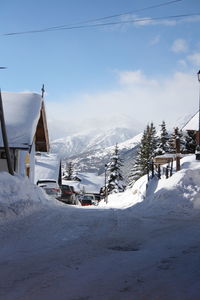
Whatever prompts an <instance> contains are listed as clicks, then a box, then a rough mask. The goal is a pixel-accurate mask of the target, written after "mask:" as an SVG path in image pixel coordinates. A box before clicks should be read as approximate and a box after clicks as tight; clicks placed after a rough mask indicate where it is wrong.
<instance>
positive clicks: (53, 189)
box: [37, 179, 61, 199]
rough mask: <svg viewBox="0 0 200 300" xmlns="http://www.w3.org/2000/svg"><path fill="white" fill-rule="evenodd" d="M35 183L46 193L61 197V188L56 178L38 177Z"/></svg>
mask: <svg viewBox="0 0 200 300" xmlns="http://www.w3.org/2000/svg"><path fill="white" fill-rule="evenodd" d="M37 185H38V186H40V187H41V188H43V189H44V190H45V192H46V193H47V194H48V195H50V196H53V197H55V198H56V199H59V198H60V197H61V189H60V187H59V185H58V183H57V181H56V180H54V179H40V180H38V181H37Z"/></svg>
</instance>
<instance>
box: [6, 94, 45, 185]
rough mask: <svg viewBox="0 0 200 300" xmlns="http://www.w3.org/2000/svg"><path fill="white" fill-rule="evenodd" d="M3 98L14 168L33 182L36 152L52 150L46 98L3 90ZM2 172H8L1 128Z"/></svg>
mask: <svg viewBox="0 0 200 300" xmlns="http://www.w3.org/2000/svg"><path fill="white" fill-rule="evenodd" d="M2 101H3V108H4V118H5V123H6V131H7V136H8V144H9V147H10V152H11V163H12V167H13V170H14V171H15V172H16V173H18V174H20V175H22V176H26V175H27V176H28V177H29V178H30V180H31V181H32V182H34V175H35V174H34V173H35V151H42V152H48V151H49V137H48V129H47V122H46V113H45V106H44V101H43V97H42V96H41V95H39V94H36V93H30V92H29V93H13V92H2ZM0 171H8V169H7V162H6V155H5V151H4V145H3V140H2V133H1V130H0Z"/></svg>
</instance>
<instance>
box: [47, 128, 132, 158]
mask: <svg viewBox="0 0 200 300" xmlns="http://www.w3.org/2000/svg"><path fill="white" fill-rule="evenodd" d="M136 133H137V131H136V130H133V129H128V128H111V129H106V130H103V129H101V130H99V129H98V130H97V129H95V130H90V131H84V132H80V133H78V134H74V135H70V136H67V137H66V138H61V139H58V140H54V141H52V142H51V152H52V153H59V154H60V155H61V156H62V157H65V158H69V157H72V156H75V155H77V154H80V153H85V152H90V151H94V150H98V149H102V148H106V147H110V146H113V145H115V144H116V143H121V142H124V141H126V140H128V139H130V138H132V137H133V136H134V135H135V134H136Z"/></svg>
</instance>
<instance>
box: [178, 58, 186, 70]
mask: <svg viewBox="0 0 200 300" xmlns="http://www.w3.org/2000/svg"><path fill="white" fill-rule="evenodd" d="M178 64H179V65H180V66H181V67H183V68H186V67H187V62H186V61H185V60H184V59H180V60H179V61H178Z"/></svg>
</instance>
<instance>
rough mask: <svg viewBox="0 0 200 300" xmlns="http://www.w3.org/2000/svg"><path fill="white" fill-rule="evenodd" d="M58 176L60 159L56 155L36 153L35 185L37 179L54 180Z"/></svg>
mask: <svg viewBox="0 0 200 300" xmlns="http://www.w3.org/2000/svg"><path fill="white" fill-rule="evenodd" d="M59 175H60V158H59V156H58V155H57V154H49V153H36V156H35V183H36V182H37V181H38V180H39V179H55V180H57V181H58V179H59Z"/></svg>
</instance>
